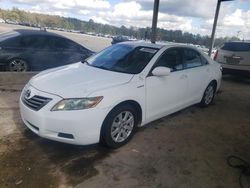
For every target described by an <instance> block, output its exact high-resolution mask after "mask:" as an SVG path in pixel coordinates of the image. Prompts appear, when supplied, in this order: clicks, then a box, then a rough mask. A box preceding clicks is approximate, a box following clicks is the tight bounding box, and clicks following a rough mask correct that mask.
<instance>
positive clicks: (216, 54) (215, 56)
mask: <svg viewBox="0 0 250 188" xmlns="http://www.w3.org/2000/svg"><path fill="white" fill-rule="evenodd" d="M217 56H218V50H216V52H215V54H214V61H216V59H217Z"/></svg>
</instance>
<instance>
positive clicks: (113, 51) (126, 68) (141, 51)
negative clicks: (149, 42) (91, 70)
mask: <svg viewBox="0 0 250 188" xmlns="http://www.w3.org/2000/svg"><path fill="white" fill-rule="evenodd" d="M156 52H157V49H155V48H149V47H142V46H141V47H133V46H131V45H128V44H116V45H112V46H111V47H109V48H106V49H105V50H103V51H101V52H99V53H97V54H96V55H94V56H91V57H90V58H88V59H87V63H88V64H89V65H90V66H93V67H98V68H101V69H105V70H110V71H115V72H123V73H129V74H138V73H140V72H141V71H142V70H143V69H144V67H145V66H146V65H147V64H148V63H149V61H150V60H151V59H152V57H153V56H154V55H155V53H156Z"/></svg>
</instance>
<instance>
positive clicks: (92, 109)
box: [20, 42, 221, 148]
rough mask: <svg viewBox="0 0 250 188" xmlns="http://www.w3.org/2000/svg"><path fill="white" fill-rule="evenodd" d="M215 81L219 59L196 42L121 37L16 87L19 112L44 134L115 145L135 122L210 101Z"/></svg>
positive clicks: (217, 81) (74, 141) (126, 137)
mask: <svg viewBox="0 0 250 188" xmlns="http://www.w3.org/2000/svg"><path fill="white" fill-rule="evenodd" d="M220 82H221V66H220V65H219V64H218V63H217V62H215V61H213V60H212V59H211V58H209V57H208V56H207V55H205V54H204V53H203V52H202V51H200V50H197V49H196V48H193V47H190V46H187V45H177V44H169V45H160V44H151V43H145V42H125V43H119V44H115V45H112V46H110V47H109V48H106V49H105V50H103V51H101V52H99V53H97V54H95V55H93V56H91V57H90V58H88V59H87V60H86V61H85V62H82V63H76V64H72V65H67V66H63V67H58V68H55V69H50V70H47V71H44V72H41V73H40V74H38V75H36V76H35V77H33V78H32V79H31V80H30V81H29V83H28V84H27V85H26V86H25V87H24V89H23V91H22V93H21V97H20V112H21V117H22V120H23V122H24V123H25V125H26V126H27V127H28V128H29V129H30V130H32V131H33V132H35V133H36V134H38V135H40V136H41V137H44V138H48V139H51V140H56V141H60V142H65V143H70V144H79V145H86V144H93V143H97V142H103V143H105V144H106V145H107V146H109V147H112V148H117V147H120V146H122V145H124V144H125V143H127V142H128V141H129V140H130V139H131V138H132V136H133V135H134V133H135V131H136V129H137V128H138V127H140V126H143V125H145V124H147V123H149V122H151V121H153V120H156V119H159V118H161V117H163V116H166V115H168V114H171V113H174V112H176V111H179V110H181V109H183V108H186V107H188V106H190V105H193V104H196V103H200V104H201V105H202V106H208V105H210V104H211V103H212V101H213V99H214V95H215V93H216V91H217V90H218V89H219V87H220Z"/></svg>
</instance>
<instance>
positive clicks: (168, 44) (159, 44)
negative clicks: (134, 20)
mask: <svg viewBox="0 0 250 188" xmlns="http://www.w3.org/2000/svg"><path fill="white" fill-rule="evenodd" d="M120 44H127V45H130V46H133V47H140V46H143V47H149V48H156V49H161V48H163V47H185V48H191V49H196V50H198V49H197V48H196V47H195V46H192V45H188V44H183V43H174V42H156V43H155V44H154V43H151V42H150V41H142V40H141V41H126V42H121V43H120Z"/></svg>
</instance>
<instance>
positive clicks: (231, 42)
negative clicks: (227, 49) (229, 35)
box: [225, 40, 250, 44]
mask: <svg viewBox="0 0 250 188" xmlns="http://www.w3.org/2000/svg"><path fill="white" fill-rule="evenodd" d="M226 43H227V44H228V43H230V44H247V43H248V44H249V43H250V41H248V40H244V41H228V42H225V44H226Z"/></svg>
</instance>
